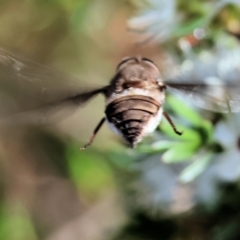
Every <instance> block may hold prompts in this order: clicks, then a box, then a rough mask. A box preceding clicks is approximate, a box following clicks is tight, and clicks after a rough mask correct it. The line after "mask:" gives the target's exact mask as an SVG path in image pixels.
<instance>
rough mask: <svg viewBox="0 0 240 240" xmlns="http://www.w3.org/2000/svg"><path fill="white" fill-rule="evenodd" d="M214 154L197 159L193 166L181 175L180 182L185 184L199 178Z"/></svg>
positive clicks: (209, 153)
mask: <svg viewBox="0 0 240 240" xmlns="http://www.w3.org/2000/svg"><path fill="white" fill-rule="evenodd" d="M212 156H213V154H212V153H211V152H208V153H207V154H205V155H203V156H201V157H199V158H197V159H196V160H195V161H194V162H193V163H192V164H190V165H189V166H188V167H186V168H185V169H184V170H183V171H182V173H181V175H180V180H181V181H182V182H184V183H187V182H191V181H192V180H194V179H195V178H196V177H197V176H199V175H200V174H201V173H202V172H203V171H204V170H205V169H206V167H207V165H208V164H209V162H210V160H211V159H212Z"/></svg>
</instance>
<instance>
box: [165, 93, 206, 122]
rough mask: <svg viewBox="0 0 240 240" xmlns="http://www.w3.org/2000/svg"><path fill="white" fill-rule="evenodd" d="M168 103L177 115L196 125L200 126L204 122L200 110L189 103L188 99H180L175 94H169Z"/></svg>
mask: <svg viewBox="0 0 240 240" xmlns="http://www.w3.org/2000/svg"><path fill="white" fill-rule="evenodd" d="M167 103H168V104H169V106H170V107H171V109H173V111H174V112H175V113H177V115H179V116H181V117H183V118H184V119H186V120H188V121H189V122H190V123H192V124H193V125H194V126H200V125H201V123H202V117H201V116H200V115H199V114H198V112H197V111H196V110H194V109H192V108H190V107H189V106H188V105H187V102H186V101H183V100H182V99H179V98H177V97H175V96H173V95H170V96H168V98H167Z"/></svg>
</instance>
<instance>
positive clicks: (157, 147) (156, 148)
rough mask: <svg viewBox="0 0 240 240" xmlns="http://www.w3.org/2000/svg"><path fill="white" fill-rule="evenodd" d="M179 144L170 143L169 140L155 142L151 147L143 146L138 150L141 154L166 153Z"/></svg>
mask: <svg viewBox="0 0 240 240" xmlns="http://www.w3.org/2000/svg"><path fill="white" fill-rule="evenodd" d="M176 144H178V142H174V141H168V140H160V141H157V142H154V143H153V144H151V145H143V146H140V147H139V148H138V150H139V152H142V153H155V152H162V151H165V150H167V149H169V148H171V147H173V146H174V145H176Z"/></svg>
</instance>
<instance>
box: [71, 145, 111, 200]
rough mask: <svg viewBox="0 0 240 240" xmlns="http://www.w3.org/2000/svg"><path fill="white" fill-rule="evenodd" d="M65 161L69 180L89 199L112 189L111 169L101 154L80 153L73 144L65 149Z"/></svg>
mask: <svg viewBox="0 0 240 240" xmlns="http://www.w3.org/2000/svg"><path fill="white" fill-rule="evenodd" d="M67 160H68V168H69V174H70V176H71V179H72V180H73V181H74V183H75V184H76V185H77V187H78V189H79V191H80V192H81V193H84V194H86V196H87V197H89V199H96V198H97V197H99V196H100V195H101V194H102V193H103V192H104V190H106V189H109V188H112V187H113V185H112V184H113V181H112V173H111V169H110V168H109V166H108V164H107V162H106V160H105V156H104V155H103V154H100V153H99V152H95V151H91V152H89V151H81V150H80V148H79V145H78V144H73V145H70V146H69V147H68V149H67Z"/></svg>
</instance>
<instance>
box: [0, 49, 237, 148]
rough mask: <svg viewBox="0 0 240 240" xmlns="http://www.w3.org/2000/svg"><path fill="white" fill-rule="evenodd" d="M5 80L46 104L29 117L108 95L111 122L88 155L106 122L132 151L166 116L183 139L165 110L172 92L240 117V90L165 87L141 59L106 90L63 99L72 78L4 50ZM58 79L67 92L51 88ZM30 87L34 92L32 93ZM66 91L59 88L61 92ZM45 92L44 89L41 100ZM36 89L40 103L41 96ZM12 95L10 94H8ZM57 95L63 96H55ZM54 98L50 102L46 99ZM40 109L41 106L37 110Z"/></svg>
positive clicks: (120, 70) (126, 64)
mask: <svg viewBox="0 0 240 240" xmlns="http://www.w3.org/2000/svg"><path fill="white" fill-rule="evenodd" d="M0 79H1V81H2V80H4V79H5V80H6V81H7V82H4V83H3V84H2V87H3V88H6V86H8V84H7V83H8V80H9V79H11V80H14V81H15V84H17V86H18V87H21V86H22V84H21V82H25V84H24V86H23V89H22V90H19V88H18V89H17V91H16V93H19V92H24V91H25V92H26V91H28V92H30V93H31V94H32V101H33V102H34V100H35V99H41V101H42V104H40V105H39V100H37V102H38V103H34V104H32V105H31V101H30V105H29V107H28V108H25V110H21V111H22V112H23V113H27V112H31V111H39V112H40V113H41V112H42V111H43V110H45V109H54V108H56V107H60V108H61V107H63V106H67V107H69V106H80V105H81V104H84V103H86V102H87V101H89V100H90V99H92V98H93V97H95V96H96V95H98V94H103V95H104V96H105V99H106V104H105V105H106V107H105V116H104V117H103V118H102V119H101V120H100V122H99V123H98V124H97V126H96V128H95V129H94V131H93V133H92V136H91V138H90V139H89V141H88V142H87V143H86V144H85V145H84V146H83V147H82V148H81V149H82V150H84V149H86V148H87V147H88V146H90V145H91V144H92V142H93V141H94V138H95V137H96V135H97V133H98V131H99V130H100V128H101V126H102V125H103V123H104V122H107V124H108V125H109V127H110V129H111V130H112V131H113V132H115V133H117V134H118V135H120V136H121V137H122V138H123V139H124V140H125V141H126V142H127V143H128V144H129V145H130V146H131V147H135V146H136V145H137V144H138V143H139V142H141V141H142V139H143V138H144V137H145V136H147V135H149V134H151V133H152V132H154V130H155V129H156V128H157V126H158V125H159V123H160V121H161V118H162V116H164V117H165V118H166V119H167V121H168V122H169V123H170V125H171V127H172V129H173V131H174V132H175V133H176V134H178V135H181V134H182V132H181V131H179V130H178V129H176V127H175V125H174V123H173V121H172V120H171V118H170V116H169V115H168V114H167V113H166V112H165V111H164V110H163V105H164V102H165V91H166V89H167V88H169V89H175V90H176V91H178V92H180V93H182V94H183V95H184V96H185V97H186V98H187V99H188V100H190V101H193V102H194V103H196V104H197V105H199V106H200V107H203V108H206V109H209V110H214V111H219V112H228V111H231V112H238V111H240V107H239V102H240V98H239V97H238V92H239V91H238V90H239V87H238V88H236V87H232V86H231V87H229V86H227V85H221V84H218V85H207V84H205V83H203V82H194V83H191V82H184V81H183V82H181V81H176V80H175V81H166V82H164V81H163V79H162V77H161V74H160V71H159V69H158V67H157V66H156V65H155V63H154V62H153V61H151V60H150V59H148V58H145V57H141V56H137V57H126V58H124V59H122V60H121V62H120V63H119V64H118V66H117V68H116V72H115V74H114V76H113V78H112V79H111V81H110V83H109V84H108V85H106V86H103V87H99V88H92V89H90V90H87V91H82V90H79V91H78V89H77V88H75V87H74V88H73V89H74V91H73V93H71V94H70V93H69V94H68V95H67V96H60V95H61V94H60V92H67V89H65V87H64V86H65V85H66V83H68V82H69V81H68V76H65V75H63V74H59V73H58V72H54V71H53V70H50V69H48V68H46V67H44V66H41V65H39V64H37V63H34V62H32V61H30V60H26V59H22V58H17V57H15V56H13V55H11V54H8V53H6V52H5V51H4V50H1V51H0ZM54 79H56V80H57V81H58V83H62V87H61V91H60V90H59V89H58V88H55V87H56V85H53V86H51V84H50V83H51V81H53V80H54ZM27 82H28V83H29V84H30V85H31V86H34V88H32V87H31V88H28V86H27V84H26V83H27ZM44 84H45V85H46V86H44ZM60 85H61V84H58V86H60ZM0 87H1V86H0ZM39 88H40V89H41V94H40V95H39ZM1 89H2V88H1ZM36 89H37V92H38V95H39V96H38V97H36V94H35V90H36ZM49 89H50V90H49ZM229 89H231V91H229ZM7 90H9V89H8V88H7ZM53 90H54V91H55V92H58V93H55V94H52V92H53ZM12 91H13V92H14V90H11V93H12ZM48 92H49V94H48V97H49V96H50V99H46V98H45V97H43V96H46V93H48ZM43 93H44V94H45V95H44V94H43ZM24 97H25V96H24V94H23V96H22V97H21V98H20V99H21V100H22V101H23V104H26V103H25V101H26V100H25V98H24ZM34 105H39V106H37V107H33V106H34ZM32 109H33V110H32ZM23 115H24V114H23Z"/></svg>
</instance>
